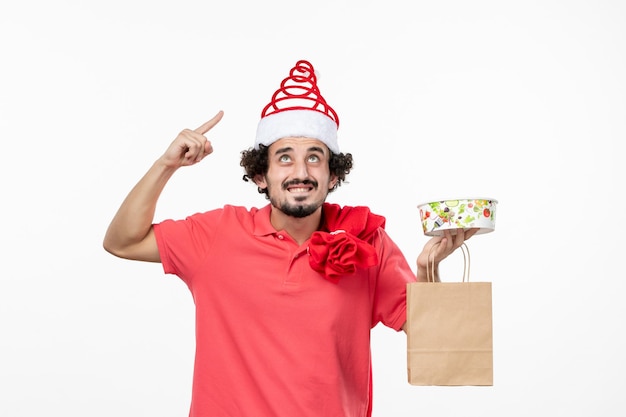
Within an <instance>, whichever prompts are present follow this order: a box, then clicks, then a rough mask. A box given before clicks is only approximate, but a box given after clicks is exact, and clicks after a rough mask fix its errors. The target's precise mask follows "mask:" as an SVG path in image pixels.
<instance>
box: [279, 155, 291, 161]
mask: <svg viewBox="0 0 626 417" xmlns="http://www.w3.org/2000/svg"><path fill="white" fill-rule="evenodd" d="M278 160H279V161H280V162H289V161H290V160H291V158H289V157H288V156H287V155H281V156H280V158H278Z"/></svg>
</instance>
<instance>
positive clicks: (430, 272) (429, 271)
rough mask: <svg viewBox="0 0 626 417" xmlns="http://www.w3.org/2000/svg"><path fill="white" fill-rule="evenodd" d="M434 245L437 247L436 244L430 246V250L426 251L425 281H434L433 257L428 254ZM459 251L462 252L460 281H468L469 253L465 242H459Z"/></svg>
mask: <svg viewBox="0 0 626 417" xmlns="http://www.w3.org/2000/svg"><path fill="white" fill-rule="evenodd" d="M435 247H437V245H434V246H433V247H432V248H430V251H429V252H428V262H426V281H427V282H435V257H434V256H432V257H431V256H430V255H431V253H432V251H433V249H434V248H435ZM461 252H463V281H462V282H465V280H467V282H469V275H470V254H469V248H468V247H467V245H466V244H465V242H463V243H462V244H461ZM431 258H432V259H431Z"/></svg>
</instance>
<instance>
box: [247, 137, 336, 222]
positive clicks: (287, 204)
mask: <svg viewBox="0 0 626 417" xmlns="http://www.w3.org/2000/svg"><path fill="white" fill-rule="evenodd" d="M268 152H269V153H268V161H269V162H268V164H269V167H268V170H267V174H266V175H265V176H264V177H263V178H260V179H259V180H258V182H257V184H258V185H259V186H260V187H261V188H265V187H267V190H268V195H269V198H270V202H271V204H272V206H274V207H275V208H277V209H279V210H280V211H282V212H283V213H285V214H287V215H289V216H293V217H306V216H309V215H311V214H313V213H314V212H315V211H316V210H317V209H318V208H320V207H321V206H322V204H323V203H324V201H325V200H326V196H327V195H328V192H329V190H330V189H332V188H333V187H334V186H335V184H336V182H337V179H336V178H335V176H331V175H330V170H329V168H328V162H329V158H330V151H329V150H328V147H327V146H326V145H325V144H324V143H323V142H321V141H319V140H317V139H309V138H300V137H298V138H294V137H289V138H283V139H279V140H277V141H276V142H274V143H272V144H271V145H270V147H269V149H268Z"/></svg>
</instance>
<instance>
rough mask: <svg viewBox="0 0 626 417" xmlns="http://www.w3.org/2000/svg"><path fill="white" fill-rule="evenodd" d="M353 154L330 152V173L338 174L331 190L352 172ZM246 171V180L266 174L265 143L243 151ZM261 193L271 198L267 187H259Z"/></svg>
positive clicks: (242, 158)
mask: <svg viewBox="0 0 626 417" xmlns="http://www.w3.org/2000/svg"><path fill="white" fill-rule="evenodd" d="M352 164H353V162H352V154H349V153H346V154H344V153H338V154H336V153H333V152H331V153H330V159H329V161H328V167H329V169H330V174H331V175H335V176H337V183H336V184H335V186H334V187H333V188H332V189H331V190H330V191H329V192H333V191H335V190H336V189H337V187H339V186H340V185H341V183H342V182H343V181H345V179H346V175H348V174H349V173H350V170H351V169H352ZM239 165H241V166H242V167H243V168H244V170H245V171H246V173H245V174H244V176H243V180H244V181H246V182H249V181H251V182H254V177H255V176H257V175H265V174H266V173H267V170H268V168H269V164H268V147H267V146H265V145H259V149H254V148H250V149H247V150H245V151H241V161H240V162H239ZM257 190H258V191H259V194H265V198H267V199H269V198H270V197H269V194H268V192H267V188H261V187H258V188H257Z"/></svg>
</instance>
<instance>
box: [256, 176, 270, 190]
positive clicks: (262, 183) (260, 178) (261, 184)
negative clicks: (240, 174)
mask: <svg viewBox="0 0 626 417" xmlns="http://www.w3.org/2000/svg"><path fill="white" fill-rule="evenodd" d="M254 183H255V184H256V185H257V187H259V188H267V182H266V181H265V175H261V174H257V175H255V176H254Z"/></svg>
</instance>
